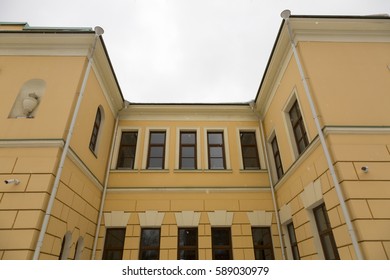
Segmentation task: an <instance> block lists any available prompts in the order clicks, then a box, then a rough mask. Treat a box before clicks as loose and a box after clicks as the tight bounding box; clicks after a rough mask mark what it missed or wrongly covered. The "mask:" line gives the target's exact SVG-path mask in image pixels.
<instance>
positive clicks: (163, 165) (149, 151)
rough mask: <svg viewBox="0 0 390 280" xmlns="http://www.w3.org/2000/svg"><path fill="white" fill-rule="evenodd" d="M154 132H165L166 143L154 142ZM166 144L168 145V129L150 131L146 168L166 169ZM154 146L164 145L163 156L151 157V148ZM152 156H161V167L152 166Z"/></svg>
mask: <svg viewBox="0 0 390 280" xmlns="http://www.w3.org/2000/svg"><path fill="white" fill-rule="evenodd" d="M153 133H156V134H157V133H164V143H163V144H152V143H151V141H152V134H153ZM166 145H167V131H166V130H150V131H149V138H148V153H147V159H146V169H148V170H164V169H165V160H166V152H167V151H166ZM153 147H162V148H163V155H162V157H151V150H152V148H153ZM151 158H161V159H162V166H161V168H156V167H150V159H151Z"/></svg>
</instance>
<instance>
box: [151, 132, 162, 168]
mask: <svg viewBox="0 0 390 280" xmlns="http://www.w3.org/2000/svg"><path fill="white" fill-rule="evenodd" d="M165 141H166V133H165V131H151V132H150V137H149V151H148V161H147V166H146V168H147V169H164V162H165Z"/></svg>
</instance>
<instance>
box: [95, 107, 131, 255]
mask: <svg viewBox="0 0 390 280" xmlns="http://www.w3.org/2000/svg"><path fill="white" fill-rule="evenodd" d="M127 105H128V102H127V101H125V102H124V104H123V107H122V109H120V110H119V111H118V113H117V115H116V119H115V127H114V133H113V135H112V141H111V147H110V155H109V159H108V162H107V168H106V177H105V179H104V189H103V194H102V200H101V202H100V209H99V217H98V223H97V225H96V232H95V239H94V241H93V249H92V258H91V259H92V260H94V259H95V256H96V248H97V242H98V239H99V230H100V225H101V223H102V222H101V221H102V216H103V208H104V203H105V201H106V194H107V186H108V177H109V173H110V167H111V164H112V157H113V153H114V145H115V142H116V134H117V131H118V123H119V113H120V112H121V111H122V110H123V109H126V108H127Z"/></svg>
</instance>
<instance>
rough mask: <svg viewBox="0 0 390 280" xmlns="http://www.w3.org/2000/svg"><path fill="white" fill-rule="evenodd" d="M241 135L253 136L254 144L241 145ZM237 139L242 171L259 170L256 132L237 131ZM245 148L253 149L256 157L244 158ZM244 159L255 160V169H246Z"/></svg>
mask: <svg viewBox="0 0 390 280" xmlns="http://www.w3.org/2000/svg"><path fill="white" fill-rule="evenodd" d="M243 134H251V135H253V138H254V140H255V143H254V144H243V142H242V135H243ZM239 138H240V146H241V159H242V167H243V169H244V170H261V162H260V154H259V149H258V143H257V136H256V131H248V130H240V131H239ZM245 147H249V148H254V149H255V150H256V156H252V157H245V155H244V148H245ZM246 158H250V159H256V163H257V167H246V166H245V159H246Z"/></svg>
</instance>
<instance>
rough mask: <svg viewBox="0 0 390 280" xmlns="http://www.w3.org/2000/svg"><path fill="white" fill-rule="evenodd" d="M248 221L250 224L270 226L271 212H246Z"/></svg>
mask: <svg viewBox="0 0 390 280" xmlns="http://www.w3.org/2000/svg"><path fill="white" fill-rule="evenodd" d="M247 215H248V219H249V222H250V223H251V225H252V226H257V227H270V226H271V224H272V213H271V212H265V211H264V210H261V211H259V210H257V211H253V212H247Z"/></svg>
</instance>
